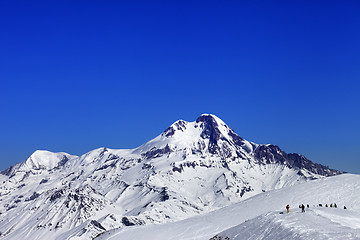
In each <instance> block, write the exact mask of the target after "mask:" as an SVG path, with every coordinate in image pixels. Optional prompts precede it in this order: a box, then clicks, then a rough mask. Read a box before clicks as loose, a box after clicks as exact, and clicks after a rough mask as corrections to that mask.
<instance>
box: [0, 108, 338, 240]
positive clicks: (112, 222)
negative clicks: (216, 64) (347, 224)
mask: <svg viewBox="0 0 360 240" xmlns="http://www.w3.org/2000/svg"><path fill="white" fill-rule="evenodd" d="M339 173H340V172H339V171H336V170H332V169H329V168H328V167H325V166H322V165H320V164H315V163H313V162H311V161H309V160H308V159H306V158H305V157H304V156H302V155H299V154H288V153H285V152H284V151H282V150H281V149H280V148H279V147H278V146H275V145H270V144H256V143H252V142H249V141H247V140H245V139H243V138H241V137H240V136H238V135H237V134H236V133H235V132H234V131H233V130H232V129H231V128H230V127H229V126H227V125H226V124H225V123H224V122H223V121H222V120H221V119H219V118H218V117H216V116H214V115H211V114H203V115H201V116H200V117H198V118H197V120H196V121H194V122H186V121H183V120H179V121H176V122H175V123H174V124H172V125H171V126H170V127H168V128H167V129H166V130H165V131H164V132H163V133H162V134H160V135H159V136H158V137H156V138H154V139H153V140H151V141H149V142H147V143H145V144H144V145H142V146H140V147H138V148H135V149H120V150H114V149H108V148H99V149H95V150H93V151H90V152H88V153H86V154H84V155H82V156H73V155H70V154H67V153H52V152H49V151H36V152H35V153H34V154H33V155H31V156H30V157H29V158H28V159H27V160H26V161H25V162H22V163H19V164H17V165H15V166H14V167H11V168H9V169H7V170H5V171H3V172H2V174H0V181H1V185H0V216H1V220H0V238H3V239H21V238H29V237H30V236H31V239H43V238H45V237H50V238H52V239H66V238H70V237H77V238H82V239H89V238H92V237H94V236H96V235H98V234H99V233H102V232H105V231H108V230H110V229H114V228H124V227H128V226H133V225H146V224H153V223H158V224H159V223H165V222H174V221H178V220H182V219H186V218H189V217H192V216H196V215H199V214H202V213H206V212H210V211H213V210H215V209H218V208H221V207H225V206H229V205H231V204H233V203H237V202H239V201H242V200H244V199H247V198H249V197H251V196H254V195H256V194H258V193H261V192H266V191H269V190H272V189H279V188H282V187H284V186H292V185H295V184H299V183H302V182H306V181H310V180H313V179H317V178H323V177H327V176H332V175H336V174H339Z"/></svg>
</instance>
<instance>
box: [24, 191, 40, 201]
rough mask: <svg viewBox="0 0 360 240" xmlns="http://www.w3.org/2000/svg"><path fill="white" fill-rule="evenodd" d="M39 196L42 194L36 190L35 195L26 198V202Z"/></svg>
mask: <svg viewBox="0 0 360 240" xmlns="http://www.w3.org/2000/svg"><path fill="white" fill-rule="evenodd" d="M39 196H40V194H39V193H37V192H34V193H33V195H31V196H30V197H29V198H27V199H25V201H26V202H28V201H32V200H34V199H36V198H38V197H39Z"/></svg>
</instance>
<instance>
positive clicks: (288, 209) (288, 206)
mask: <svg viewBox="0 0 360 240" xmlns="http://www.w3.org/2000/svg"><path fill="white" fill-rule="evenodd" d="M318 206H319V207H322V204H321V203H320V204H319V205H318ZM306 207H307V208H309V207H310V206H309V204H307V205H306ZM325 207H328V205H327V204H325ZM330 207H331V208H332V207H334V208H337V205H336V203H334V204H332V203H331V204H330ZM299 208H301V212H303V213H304V212H305V205H304V204H300V205H299ZM344 209H347V208H346V207H345V206H344ZM286 212H287V213H289V212H290V205H289V204H288V205H286Z"/></svg>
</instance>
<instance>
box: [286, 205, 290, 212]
mask: <svg viewBox="0 0 360 240" xmlns="http://www.w3.org/2000/svg"><path fill="white" fill-rule="evenodd" d="M289 209H290V206H289V204H288V205H286V212H287V213H289Z"/></svg>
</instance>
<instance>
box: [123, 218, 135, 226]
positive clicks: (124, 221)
mask: <svg viewBox="0 0 360 240" xmlns="http://www.w3.org/2000/svg"><path fill="white" fill-rule="evenodd" d="M121 222H122V224H124V225H125V226H134V225H135V223H133V222H130V220H129V219H128V218H127V217H123V218H122V219H121Z"/></svg>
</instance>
